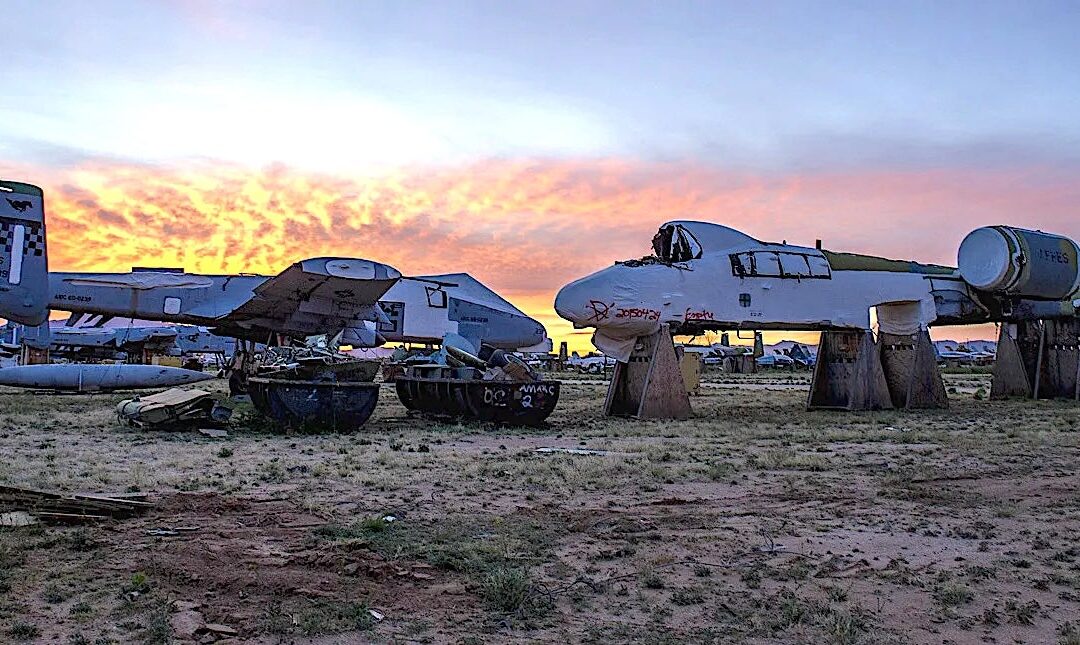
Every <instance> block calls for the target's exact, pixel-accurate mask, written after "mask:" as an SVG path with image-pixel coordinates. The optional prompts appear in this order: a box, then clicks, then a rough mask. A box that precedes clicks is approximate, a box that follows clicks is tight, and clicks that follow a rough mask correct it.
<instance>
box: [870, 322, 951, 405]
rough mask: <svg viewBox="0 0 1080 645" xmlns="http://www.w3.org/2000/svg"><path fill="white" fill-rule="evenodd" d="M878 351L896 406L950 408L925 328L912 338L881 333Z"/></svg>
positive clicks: (928, 333)
mask: <svg viewBox="0 0 1080 645" xmlns="http://www.w3.org/2000/svg"><path fill="white" fill-rule="evenodd" d="M878 348H879V350H880V352H881V367H882V370H883V371H884V372H885V382H886V383H888V386H889V395H890V398H891V399H892V404H893V407H895V408H901V409H907V410H911V409H943V408H948V407H949V396H948V394H946V392H945V382H944V381H943V380H942V378H941V371H940V370H939V369H938V365H937V354H936V353H935V352H934V345H933V343H932V342H931V341H930V332H928V331H927V330H925V329H924V330H922V331H920V332H918V333H916V334H911V335H906V334H886V333H881V334H878Z"/></svg>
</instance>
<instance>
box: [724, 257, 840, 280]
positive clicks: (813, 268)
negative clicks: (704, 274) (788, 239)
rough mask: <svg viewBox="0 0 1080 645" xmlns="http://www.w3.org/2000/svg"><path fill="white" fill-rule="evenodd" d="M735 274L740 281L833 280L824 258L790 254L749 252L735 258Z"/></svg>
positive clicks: (732, 270) (733, 265)
mask: <svg viewBox="0 0 1080 645" xmlns="http://www.w3.org/2000/svg"><path fill="white" fill-rule="evenodd" d="M730 257H731V273H732V274H734V275H735V276H737V277H740V278H795V279H797V280H805V279H814V278H816V279H823V280H828V279H830V278H832V270H831V269H830V268H829V262H828V260H826V259H825V258H824V257H823V256H820V255H813V254H810V253H793V252H789V251H746V252H744V253H732V254H731V256H730Z"/></svg>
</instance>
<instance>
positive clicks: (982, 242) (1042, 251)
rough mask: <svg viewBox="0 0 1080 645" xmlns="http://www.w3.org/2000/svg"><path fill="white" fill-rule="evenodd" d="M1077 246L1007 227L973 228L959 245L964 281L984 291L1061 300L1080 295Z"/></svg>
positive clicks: (1063, 240)
mask: <svg viewBox="0 0 1080 645" xmlns="http://www.w3.org/2000/svg"><path fill="white" fill-rule="evenodd" d="M1078 258H1080V246H1077V244H1076V242H1074V241H1072V240H1070V239H1069V238H1067V237H1063V236H1061V235H1053V234H1051V233H1043V232H1042V231H1029V230H1026V229H1022V228H1013V227H1011V226H984V227H983V228H977V229H975V230H974V231H972V232H971V233H968V236H967V237H965V238H964V241H963V242H961V243H960V253H959V258H958V260H957V263H958V264H959V266H960V275H961V276H962V277H963V278H964V281H965V282H967V283H968V284H970V285H971V286H973V287H975V288H976V289H980V290H983V291H992V292H994V293H1001V294H1006V295H1011V296H1023V297H1025V298H1040V299H1047V300H1061V299H1064V298H1068V297H1069V296H1072V295H1074V294H1076V293H1077V292H1080V267H1078V266H1077V259H1078Z"/></svg>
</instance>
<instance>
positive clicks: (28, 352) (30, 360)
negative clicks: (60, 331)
mask: <svg viewBox="0 0 1080 645" xmlns="http://www.w3.org/2000/svg"><path fill="white" fill-rule="evenodd" d="M19 354H20V356H19V365H44V364H46V363H48V362H49V349H48V348H47V347H46V348H44V349H42V348H38V347H31V346H30V345H26V344H23V346H22V350H21V351H20V352H19Z"/></svg>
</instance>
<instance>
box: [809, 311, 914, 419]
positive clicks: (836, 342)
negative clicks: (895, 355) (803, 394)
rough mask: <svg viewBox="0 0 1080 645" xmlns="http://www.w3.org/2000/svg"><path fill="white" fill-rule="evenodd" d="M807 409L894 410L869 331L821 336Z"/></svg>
mask: <svg viewBox="0 0 1080 645" xmlns="http://www.w3.org/2000/svg"><path fill="white" fill-rule="evenodd" d="M806 407H807V409H810V410H886V409H891V408H892V407H893V404H892V398H891V397H890V395H889V384H888V382H886V380H885V372H884V370H883V369H882V367H881V356H880V354H879V353H878V348H877V347H876V346H875V345H874V336H873V333H871V331H870V330H869V329H867V330H858V331H848V330H839V331H826V332H822V334H821V344H820V346H819V348H818V358H817V363H816V364H815V366H814V378H813V381H812V382H811V384H810V395H809V396H808V397H807V400H806Z"/></svg>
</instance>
